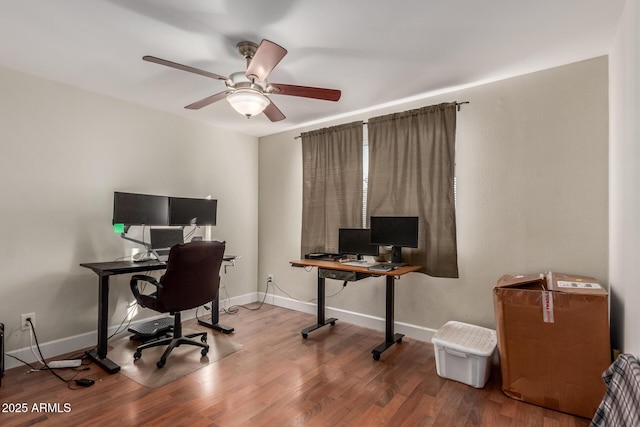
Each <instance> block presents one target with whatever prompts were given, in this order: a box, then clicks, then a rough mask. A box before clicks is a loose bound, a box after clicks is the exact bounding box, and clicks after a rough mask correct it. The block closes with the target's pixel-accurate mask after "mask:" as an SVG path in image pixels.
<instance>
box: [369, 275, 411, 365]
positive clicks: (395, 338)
mask: <svg viewBox="0 0 640 427" xmlns="http://www.w3.org/2000/svg"><path fill="white" fill-rule="evenodd" d="M394 287H395V278H394V277H393V276H387V298H386V312H387V313H386V319H385V337H384V342H383V343H382V344H380V345H378V346H377V347H376V348H374V349H373V350H371V353H373V360H380V354H381V353H382V352H383V351H385V350H386V349H388V348H389V347H391V346H392V345H394V344H395V343H398V344H400V343H401V342H402V337H404V335H403V334H395V333H394V332H393V325H394V305H395V301H394V294H395V290H394Z"/></svg>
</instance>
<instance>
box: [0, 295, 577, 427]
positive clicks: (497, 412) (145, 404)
mask: <svg viewBox="0 0 640 427" xmlns="http://www.w3.org/2000/svg"><path fill="white" fill-rule="evenodd" d="M252 306H253V307H257V304H254V305H252ZM315 320H316V319H315V316H313V315H309V314H305V313H300V312H296V311H293V310H287V309H284V308H281V307H275V306H271V305H268V304H265V305H263V306H262V307H261V308H260V309H259V310H256V311H248V310H241V311H240V312H239V313H238V314H236V315H222V316H221V323H224V324H228V325H232V326H233V327H234V328H235V332H234V334H233V335H231V336H230V338H231V339H232V340H233V341H235V342H237V343H239V344H242V345H243V346H244V347H243V349H242V350H240V351H239V352H237V353H234V354H232V355H231V356H228V357H226V358H224V359H222V360H220V361H218V362H215V363H212V364H210V365H208V366H206V367H204V368H202V369H199V370H198V371H196V372H194V373H192V374H190V375H188V376H185V377H183V378H180V379H178V380H176V381H174V382H173V383H171V384H168V385H166V386H164V387H161V388H155V389H154V388H146V387H143V386H141V385H139V384H138V383H136V382H134V381H132V380H130V379H128V378H127V377H125V376H124V375H122V374H115V375H108V374H106V373H105V372H104V371H103V370H102V369H101V368H100V367H98V366H96V365H93V364H90V365H88V370H86V371H84V372H81V373H80V374H78V376H77V378H80V377H83V378H91V379H93V380H95V381H96V383H95V384H94V385H93V386H92V387H88V388H78V389H76V390H71V389H69V388H67V385H66V384H64V383H62V382H61V381H60V380H58V379H57V378H55V377H54V376H53V375H51V374H50V373H48V372H46V371H40V372H34V373H28V372H27V371H28V369H27V368H25V367H18V368H14V369H11V370H10V371H7V372H6V373H5V376H4V378H3V379H2V386H1V387H0V403H1V404H2V405H3V409H4V410H5V411H3V412H2V413H0V425H2V426H4V427H13V426H29V425H42V426H46V425H56V426H57V425H65V426H66V427H71V426H81V425H83V426H84V425H88V424H90V425H100V426H119V427H123V426H134V425H136V426H137V425H153V426H155V425H171V426H182V425H184V426H343V427H347V426H411V427H413V426H438V427H440V426H491V427H494V426H518V427H526V426H532V427H534V426H535V427H540V426H549V427H551V426H554V427H555V426H566V427H582V426H588V425H589V420H586V419H584V418H579V417H575V416H572V415H568V414H563V413H560V412H555V411H551V410H549V409H545V408H540V407H537V406H533V405H530V404H527V403H523V402H518V401H516V400H513V399H510V398H508V397H506V396H505V395H504V394H503V393H502V391H501V390H500V373H499V369H494V370H493V372H492V376H491V378H490V380H489V383H488V384H487V385H486V387H485V388H483V389H476V388H473V387H470V386H467V385H465V384H461V383H457V382H455V381H450V380H446V379H443V378H440V377H439V376H438V375H437V374H436V365H435V357H434V353H433V346H432V345H431V344H429V343H425V342H420V341H416V340H412V339H409V338H405V339H403V341H402V343H401V344H398V345H395V346H393V347H392V348H390V349H389V350H387V351H386V352H384V353H383V354H382V356H381V359H380V360H379V361H374V360H373V358H372V357H371V349H372V348H374V347H375V346H377V345H378V344H379V343H380V342H381V341H382V340H383V339H384V333H382V332H378V331H373V330H369V329H366V328H361V327H358V326H354V325H350V324H347V323H344V322H341V321H338V322H337V323H336V325H335V326H326V327H324V328H321V329H319V330H317V331H314V332H312V333H310V334H309V338H308V339H306V340H305V339H303V338H302V336H301V334H300V331H301V330H302V329H303V328H305V327H306V326H309V325H310V324H313V323H315ZM186 326H187V327H189V328H193V329H203V330H205V328H204V327H201V326H198V325H197V324H196V322H195V320H191V321H188V322H186ZM210 333H211V334H217V333H218V332H213V331H210ZM187 348H188V347H187ZM194 351H199V350H198V349H194ZM163 369H171V358H169V361H168V362H167V365H166V366H165V367H164V368H163ZM73 374H74V373H73V372H72V371H69V370H65V371H62V372H61V375H62V376H64V377H65V378H70V377H71V376H72V375H73ZM18 403H26V404H27V407H28V410H27V411H26V412H23V413H16V412H15V411H9V405H10V404H18ZM41 403H53V404H55V403H58V404H59V405H60V407H62V408H63V405H64V404H68V405H69V407H70V411H68V412H65V411H64V410H61V411H56V412H48V413H47V412H38V411H35V410H32V408H33V405H34V404H36V406H37V405H39V404H41Z"/></svg>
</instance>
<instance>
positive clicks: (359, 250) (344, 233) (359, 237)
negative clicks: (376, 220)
mask: <svg viewBox="0 0 640 427" xmlns="http://www.w3.org/2000/svg"><path fill="white" fill-rule="evenodd" d="M338 252H340V254H341V255H357V256H358V259H360V258H362V255H373V256H377V255H378V254H379V252H380V247H379V246H378V245H372V244H371V230H370V229H368V228H341V229H339V230H338Z"/></svg>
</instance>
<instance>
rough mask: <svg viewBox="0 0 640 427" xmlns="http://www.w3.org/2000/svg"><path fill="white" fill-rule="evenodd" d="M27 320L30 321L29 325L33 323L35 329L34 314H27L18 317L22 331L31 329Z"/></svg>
mask: <svg viewBox="0 0 640 427" xmlns="http://www.w3.org/2000/svg"><path fill="white" fill-rule="evenodd" d="M27 319H31V323H33V327H34V328H35V327H36V314H35V313H27V314H21V315H20V329H22V330H23V331H28V330H29V329H31V325H29V321H28V320H27Z"/></svg>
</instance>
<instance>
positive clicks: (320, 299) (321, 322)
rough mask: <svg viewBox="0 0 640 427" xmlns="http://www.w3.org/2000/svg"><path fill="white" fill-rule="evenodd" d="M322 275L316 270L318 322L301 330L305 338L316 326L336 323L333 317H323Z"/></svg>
mask: <svg viewBox="0 0 640 427" xmlns="http://www.w3.org/2000/svg"><path fill="white" fill-rule="evenodd" d="M324 307H325V301H324V277H320V272H318V323H316V324H315V325H311V326H309V327H308V328H304V329H303V330H302V338H305V339H306V338H307V337H308V336H309V332H311V331H315V330H316V329H318V328H321V327H323V326H325V325H327V324H331V326H334V325H335V324H336V320H338V319H335V318H333V317H331V318H329V319H326V320H325V318H324Z"/></svg>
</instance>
